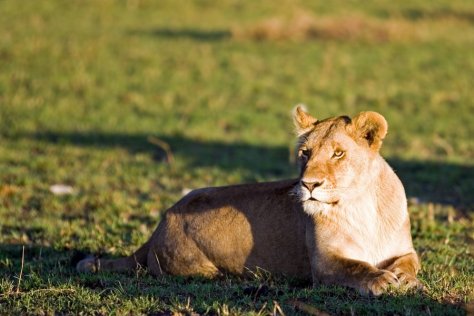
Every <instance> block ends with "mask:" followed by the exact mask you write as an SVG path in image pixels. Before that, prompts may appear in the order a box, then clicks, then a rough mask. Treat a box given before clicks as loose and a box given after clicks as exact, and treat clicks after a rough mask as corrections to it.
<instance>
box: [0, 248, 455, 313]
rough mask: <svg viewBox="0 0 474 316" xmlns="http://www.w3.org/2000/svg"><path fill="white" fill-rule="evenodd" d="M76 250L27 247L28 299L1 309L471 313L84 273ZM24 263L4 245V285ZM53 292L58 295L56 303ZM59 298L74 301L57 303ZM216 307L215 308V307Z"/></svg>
mask: <svg viewBox="0 0 474 316" xmlns="http://www.w3.org/2000/svg"><path fill="white" fill-rule="evenodd" d="M72 253H73V251H68V250H55V249H53V248H50V247H44V246H35V245H28V246H26V247H25V257H24V271H23V280H22V282H21V285H20V292H21V295H20V296H18V295H14V294H11V295H9V294H8V293H4V294H6V296H0V306H2V307H0V310H2V309H3V308H12V309H11V310H14V311H16V312H22V313H27V312H28V311H30V312H31V310H30V309H29V308H31V306H32V304H33V306H37V307H35V310H36V311H38V307H39V308H41V306H45V307H49V308H51V306H55V307H54V308H55V310H56V312H67V313H79V312H84V310H87V312H86V313H93V312H94V310H95V311H98V310H99V308H100V307H104V308H105V310H107V311H108V312H113V311H116V310H117V309H118V310H120V308H121V307H123V306H126V305H127V304H128V305H130V304H132V305H135V306H134V307H133V308H134V310H135V312H136V313H147V314H150V313H156V314H159V315H171V313H170V312H171V311H173V310H174V311H176V309H177V306H180V305H181V306H186V305H187V309H186V310H187V311H188V312H189V311H190V310H192V311H193V312H197V313H199V314H205V313H206V314H210V315H214V314H217V312H218V311H216V310H215V309H216V307H218V306H222V305H223V304H225V305H227V306H229V307H230V308H232V309H236V310H240V311H241V312H244V313H245V312H252V311H253V312H255V311H259V310H261V309H263V310H265V306H266V311H267V312H271V311H272V309H273V305H274V304H275V302H277V303H278V305H279V306H281V308H282V310H283V312H285V313H286V314H287V315H305V314H306V315H307V314H308V313H309V314H310V315H316V314H317V315H319V313H321V312H328V313H330V314H356V315H358V314H390V315H396V314H397V315H401V314H412V315H423V314H426V315H447V314H449V315H462V314H464V311H463V309H462V307H461V306H459V305H456V304H449V303H446V304H443V303H440V302H438V301H435V300H433V299H432V298H430V297H428V296H427V295H424V294H422V293H406V294H403V293H397V294H387V295H383V296H381V297H378V298H375V297H367V296H361V295H359V294H357V293H356V292H355V291H353V290H351V289H346V288H342V287H330V286H318V287H315V288H311V286H310V285H302V284H294V283H292V281H291V280H288V279H283V278H279V277H276V278H274V277H268V278H266V279H264V280H257V279H254V280H244V279H239V278H236V277H232V276H228V277H225V278H221V279H216V280H207V279H202V278H183V277H173V276H165V277H162V278H158V279H156V278H153V277H151V276H150V275H149V274H148V273H147V272H145V271H142V272H140V273H139V274H133V275H132V274H129V275H127V274H119V273H99V274H94V275H84V274H82V275H81V274H78V273H76V272H75V270H74V269H73V267H72V266H71V264H70V260H71V257H72ZM21 260H22V245H18V244H15V245H8V244H0V262H6V261H9V262H11V265H10V266H9V267H8V268H6V267H4V266H0V276H1V277H2V279H3V280H9V281H11V282H12V283H13V284H14V285H15V286H16V285H17V284H18V282H17V277H18V276H19V275H20V266H21ZM12 290H13V291H14V290H15V289H12ZM10 293H11V292H10ZM88 293H95V294H96V295H100V297H101V305H97V302H96V301H91V302H90V303H88V302H89V297H90V295H89V294H88ZM51 294H54V295H53V296H52V298H51V299H49V298H48V297H49V296H51ZM58 299H59V300H61V301H62V302H63V303H64V302H66V303H67V304H57V303H54V301H56V300H58ZM150 299H153V300H155V301H156V302H155V303H154V304H153V305H152V307H150V306H149V305H140V301H143V300H145V301H146V300H150ZM51 300H52V301H51ZM50 301H51V302H50ZM22 303H24V304H22ZM267 304H268V305H267ZM28 306H30V307H28ZM210 306H213V308H211V309H210ZM104 308H102V309H101V311H102V312H104ZM184 311H185V310H183V312H184ZM316 312H318V313H316ZM184 314H186V315H188V314H189V315H190V313H184Z"/></svg>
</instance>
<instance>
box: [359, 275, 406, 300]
mask: <svg viewBox="0 0 474 316" xmlns="http://www.w3.org/2000/svg"><path fill="white" fill-rule="evenodd" d="M390 285H391V286H394V287H398V286H399V285H400V283H399V281H398V278H397V276H396V275H395V274H394V273H392V272H390V271H388V270H379V271H377V272H374V273H373V274H372V275H371V276H370V277H369V280H368V281H367V285H366V287H365V288H363V289H362V293H363V294H373V295H375V296H379V295H380V294H382V293H383V292H385V290H386V289H387V288H388V287H389V286H390Z"/></svg>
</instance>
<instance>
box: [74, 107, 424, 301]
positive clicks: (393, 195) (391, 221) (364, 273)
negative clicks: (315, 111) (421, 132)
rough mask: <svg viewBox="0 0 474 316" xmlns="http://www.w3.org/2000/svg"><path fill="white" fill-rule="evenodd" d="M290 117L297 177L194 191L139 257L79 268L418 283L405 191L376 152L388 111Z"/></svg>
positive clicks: (378, 286) (375, 285) (87, 262)
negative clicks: (294, 133) (295, 136)
mask: <svg viewBox="0 0 474 316" xmlns="http://www.w3.org/2000/svg"><path fill="white" fill-rule="evenodd" d="M294 121H295V125H296V129H297V133H298V136H299V140H298V146H299V155H298V156H299V160H300V165H301V174H300V177H299V178H298V179H294V180H285V181H278V182H269V183H256V184H245V185H236V186H228V187H217V188H205V189H199V190H195V191H192V192H191V193H189V194H188V195H186V196H185V197H183V198H182V199H181V200H180V201H179V202H178V203H176V204H175V205H174V206H172V207H171V208H170V209H168V210H167V211H166V213H165V214H164V218H163V220H162V221H161V223H160V224H159V225H158V228H157V229H156V230H155V232H154V233H153V235H152V236H151V238H150V240H149V241H148V242H147V243H146V244H144V245H143V246H142V247H141V248H140V249H138V250H137V251H136V252H135V253H134V254H133V255H131V256H129V257H126V258H120V259H100V260H95V259H92V258H87V259H84V260H82V261H81V262H79V263H78V265H77V269H78V270H79V271H89V272H91V271H100V270H109V271H130V270H133V269H136V268H137V267H138V266H147V267H148V269H149V271H150V272H151V273H152V274H154V275H162V274H165V273H166V274H172V275H184V276H196V275H201V276H206V277H215V276H218V275H221V274H222V273H232V274H237V275H243V274H245V273H247V272H252V271H255V270H256V269H258V268H261V269H264V270H267V271H269V272H271V273H274V274H282V275H286V276H291V277H298V278H303V279H312V281H313V283H314V284H318V283H325V284H340V285H345V286H349V287H353V288H355V289H357V290H359V291H360V292H362V293H372V294H374V295H379V294H381V293H382V292H384V291H385V290H386V288H387V287H388V286H389V285H393V286H399V285H400V284H405V285H407V286H410V287H414V286H420V283H419V281H418V280H417V279H416V274H417V272H418V270H419V267H420V265H419V261H418V257H417V255H416V252H415V250H414V248H413V245H412V240H411V235H410V219H409V216H408V211H407V205H406V197H405V192H404V189H403V186H402V184H401V182H400V180H399V179H398V177H397V176H396V175H395V173H394V172H393V171H392V169H391V168H390V167H389V165H388V164H387V163H386V162H385V161H384V160H383V158H382V157H381V156H380V155H379V149H380V146H381V145H382V141H383V139H384V137H385V134H386V133H387V123H386V121H385V119H384V118H383V116H381V115H380V114H378V113H375V112H362V113H360V114H358V115H357V116H356V117H354V118H353V119H352V120H351V119H350V118H348V117H336V118H331V119H326V120H323V121H318V120H316V119H315V118H314V117H312V116H311V115H310V114H308V113H307V112H305V110H304V109H302V108H301V107H298V108H297V109H296V110H295V112H294Z"/></svg>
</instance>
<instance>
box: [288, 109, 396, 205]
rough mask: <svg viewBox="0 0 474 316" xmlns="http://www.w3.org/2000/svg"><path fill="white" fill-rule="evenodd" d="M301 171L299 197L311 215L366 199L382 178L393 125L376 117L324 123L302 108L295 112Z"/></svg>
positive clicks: (364, 114)
mask: <svg viewBox="0 0 474 316" xmlns="http://www.w3.org/2000/svg"><path fill="white" fill-rule="evenodd" d="M294 121H295V125H296V130H297V133H298V136H299V142H298V159H299V162H300V166H301V174H300V183H299V185H298V186H297V187H296V190H295V191H296V193H297V196H298V197H299V198H300V200H301V201H302V202H303V206H304V209H305V211H306V212H308V213H316V212H320V211H323V212H324V211H327V210H329V209H331V208H332V207H334V206H336V205H339V204H340V203H345V202H349V203H350V200H351V199H354V198H355V197H358V196H360V195H361V194H366V192H365V191H366V190H367V188H368V187H369V185H370V184H371V183H372V181H374V177H375V176H376V175H377V174H378V170H377V169H378V166H379V165H380V164H379V163H377V162H378V161H379V160H380V156H379V149H380V147H381V145H382V140H383V139H384V137H385V135H386V133H387V122H386V121H385V119H384V117H383V116H382V115H380V114H378V113H376V112H361V113H359V114H358V115H357V116H355V117H354V118H352V119H351V118H349V117H347V116H339V117H334V118H329V119H325V120H322V121H318V120H317V119H316V118H314V117H312V116H311V115H310V114H308V113H307V112H306V111H305V110H304V109H303V108H302V107H301V106H298V107H297V108H296V109H295V112H294Z"/></svg>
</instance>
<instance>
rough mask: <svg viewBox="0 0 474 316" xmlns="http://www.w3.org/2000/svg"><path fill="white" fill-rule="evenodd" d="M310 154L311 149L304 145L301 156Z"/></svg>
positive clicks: (306, 156)
mask: <svg viewBox="0 0 474 316" xmlns="http://www.w3.org/2000/svg"><path fill="white" fill-rule="evenodd" d="M310 154H311V151H310V150H309V149H308V148H306V147H303V148H301V149H300V155H301V156H303V157H305V158H308V157H309V155H310Z"/></svg>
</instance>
